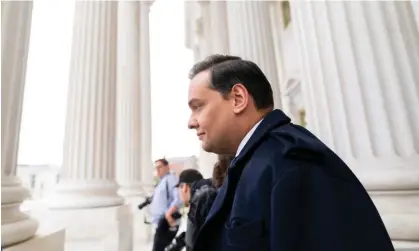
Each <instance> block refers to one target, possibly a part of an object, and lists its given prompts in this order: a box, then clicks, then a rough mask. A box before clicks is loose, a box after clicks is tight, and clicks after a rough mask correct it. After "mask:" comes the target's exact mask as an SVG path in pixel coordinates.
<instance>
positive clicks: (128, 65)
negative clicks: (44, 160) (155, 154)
mask: <svg viewBox="0 0 419 251" xmlns="http://www.w3.org/2000/svg"><path fill="white" fill-rule="evenodd" d="M152 3H153V2H152V1H77V2H76V3H75V5H76V7H75V18H74V28H73V31H74V32H73V42H72V52H71V66H70V68H71V69H70V79H69V91H68V100H67V107H68V108H67V119H66V130H65V142H64V158H63V166H62V168H61V170H60V174H59V180H58V183H57V184H56V185H54V188H55V189H54V191H53V193H52V194H50V195H49V196H48V197H47V198H45V199H44V200H43V202H45V205H42V206H43V207H41V208H40V209H39V208H38V209H37V210H35V211H33V212H31V213H30V214H26V207H25V206H23V207H22V206H21V205H22V202H23V201H24V200H25V199H27V198H29V197H30V194H29V190H28V189H27V188H25V187H24V186H23V185H22V182H21V181H20V180H19V178H17V175H16V171H17V153H18V142H19V131H20V121H21V113H22V103H23V92H24V86H25V73H26V64H27V57H28V45H29V37H30V27H31V14H32V6H33V2H32V1H2V2H1V17H2V36H1V37H2V79H1V82H2V83H1V85H2V93H1V95H2V97H1V100H2V114H1V116H2V120H1V121H2V131H1V138H2V142H1V143H2V156H1V158H2V165H1V167H2V168H1V169H2V177H1V190H2V196H1V213H2V221H1V246H2V250H8V251H17V250H24V251H27V250H45V251H52V250H54V251H62V250H64V248H65V250H67V251H78V250H91V251H93V250H101V251H104V250H118V251H132V250H134V249H136V250H138V249H141V248H144V247H140V246H136V245H135V243H138V242H137V240H136V239H138V238H139V239H141V238H143V239H144V238H148V237H149V230H150V229H149V228H148V229H147V227H143V226H144V223H143V222H142V220H143V216H142V214H141V212H139V211H138V209H136V205H137V203H139V202H141V201H142V200H143V199H144V196H146V195H147V193H149V192H150V189H152V187H153V186H152V183H153V174H152V173H153V162H152V159H151V110H150V98H151V94H150V92H151V90H150V49H149V45H150V43H149V28H148V27H149V11H150V6H151V4H152ZM41 204H42V203H41ZM22 210H23V211H22ZM24 211H25V212H24ZM141 241H142V243H144V242H145V240H139V242H141Z"/></svg>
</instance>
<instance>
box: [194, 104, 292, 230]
mask: <svg viewBox="0 0 419 251" xmlns="http://www.w3.org/2000/svg"><path fill="white" fill-rule="evenodd" d="M287 123H290V119H289V118H288V117H287V116H286V115H285V114H284V113H283V112H282V111H280V110H274V111H272V112H270V113H269V114H268V115H267V116H266V117H265V118H264V119H263V121H262V122H261V123H260V125H259V126H258V128H257V129H256V131H255V132H254V134H253V135H252V136H251V137H250V139H249V141H248V142H247V144H246V145H245V146H244V148H243V150H242V151H241V152H240V154H239V156H237V157H236V158H234V159H233V161H232V162H231V164H230V167H229V170H228V175H227V178H226V179H225V182H224V184H223V185H222V186H221V188H220V190H219V192H218V195H217V197H216V199H215V201H214V203H213V205H212V207H211V210H210V212H209V214H208V216H207V219H206V220H205V223H204V225H203V226H202V227H201V230H200V231H199V234H198V237H200V236H202V235H203V232H204V231H205V229H206V228H207V227H208V225H209V224H211V222H212V221H213V220H214V218H215V217H217V215H219V213H220V212H221V211H222V209H223V207H224V205H225V204H226V201H227V200H228V199H230V198H227V195H228V194H229V193H232V192H234V191H233V190H235V189H236V185H237V182H238V179H239V178H240V174H241V170H240V169H242V168H243V167H244V163H245V162H246V161H247V159H248V158H249V157H250V156H251V155H252V154H251V153H252V152H253V150H254V149H255V148H256V147H257V146H258V145H259V143H260V142H261V141H262V139H263V138H264V136H265V135H267V134H268V133H269V132H270V131H271V130H273V129H274V128H276V127H278V126H280V125H282V124H287ZM230 190H231V191H230ZM229 197H231V196H229Z"/></svg>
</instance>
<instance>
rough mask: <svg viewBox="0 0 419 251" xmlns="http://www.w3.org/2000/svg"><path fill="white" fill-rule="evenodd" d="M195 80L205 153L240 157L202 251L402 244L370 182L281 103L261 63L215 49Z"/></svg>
mask: <svg viewBox="0 0 419 251" xmlns="http://www.w3.org/2000/svg"><path fill="white" fill-rule="evenodd" d="M190 79H191V81H190V85H189V95H188V99H189V100H188V102H189V107H190V109H191V116H190V119H189V122H188V125H189V128H191V129H195V130H196V133H197V136H198V137H199V139H200V140H201V142H202V147H203V149H204V150H205V151H208V152H213V153H217V154H233V155H235V158H234V160H233V161H232V162H231V164H230V167H229V169H228V172H227V177H226V180H225V181H224V183H223V185H222V187H221V188H220V190H219V192H218V195H217V197H216V199H215V201H214V204H213V205H212V208H211V210H210V212H209V214H208V216H207V219H206V221H205V223H204V225H203V226H202V227H201V229H200V231H199V233H198V236H197V238H196V241H195V245H194V247H193V249H192V250H193V251H254V250H258V251H265V250H266V251H268V250H269V251H355V250H356V251H371V250H377V251H378V250H380V251H391V250H394V248H393V246H392V243H391V240H390V238H389V235H388V233H387V231H386V228H385V226H384V224H383V222H382V220H381V218H380V215H379V214H378V212H377V209H376V208H375V206H374V204H373V202H372V200H371V198H370V197H369V195H368V193H367V192H366V190H365V188H364V187H363V186H362V185H361V183H360V182H359V181H358V179H357V178H356V177H355V175H354V174H353V173H352V172H351V170H350V169H349V168H348V166H346V164H345V163H344V162H343V161H342V160H341V159H340V158H339V157H338V156H337V155H336V154H335V153H334V152H333V151H332V150H330V149H329V148H328V147H327V146H326V145H325V144H324V143H322V142H321V141H320V140H319V139H318V138H316V137H315V136H314V135H313V134H311V133H310V132H309V131H308V130H306V129H305V128H303V127H301V126H298V125H294V124H292V123H291V122H290V119H289V118H288V117H287V116H286V115H285V114H284V113H283V112H282V111H281V110H274V108H273V107H274V102H273V94H272V89H271V86H270V83H269V81H268V80H267V79H266V77H265V75H264V74H263V72H262V71H261V70H260V68H259V67H258V66H257V65H256V64H255V63H253V62H251V61H247V60H243V59H241V58H239V57H234V56H228V55H212V56H209V57H208V58H206V59H205V60H203V61H202V62H198V63H197V64H196V65H195V66H194V67H193V68H192V70H191V72H190ZM276 95H278V94H276ZM336 136H338V135H336Z"/></svg>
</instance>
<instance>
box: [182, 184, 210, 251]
mask: <svg viewBox="0 0 419 251" xmlns="http://www.w3.org/2000/svg"><path fill="white" fill-rule="evenodd" d="M216 196H217V190H216V188H215V187H214V186H213V185H212V181H211V179H204V180H200V181H197V182H195V183H193V184H192V185H191V201H190V205H189V212H188V219H187V226H186V236H185V242H186V249H187V250H190V248H191V247H192V246H193V244H194V242H195V238H196V236H197V234H198V231H199V229H200V228H201V226H202V225H203V224H204V222H205V219H206V217H207V215H208V213H209V211H210V209H211V206H212V203H213V202H214V200H215V197H216Z"/></svg>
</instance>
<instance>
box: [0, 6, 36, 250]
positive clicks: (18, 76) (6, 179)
mask: <svg viewBox="0 0 419 251" xmlns="http://www.w3.org/2000/svg"><path fill="white" fill-rule="evenodd" d="M31 19H32V1H24V2H23V1H22V2H20V1H9V2H5V1H2V2H1V214H2V215H1V216H2V217H1V246H2V247H5V246H9V245H12V244H15V243H18V242H21V241H24V240H27V239H29V238H31V237H32V236H33V235H34V234H35V232H36V230H37V228H38V222H37V221H35V220H34V219H32V218H30V217H29V216H27V215H26V214H24V213H22V212H21V211H20V205H21V203H22V201H23V200H25V199H26V198H28V197H29V191H28V190H27V189H25V188H23V187H22V184H21V182H20V179H19V178H17V177H16V168H17V156H18V149H19V132H20V122H21V116H22V104H23V92H24V87H25V75H26V63H27V59H28V47H29V35H30V28H31Z"/></svg>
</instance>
